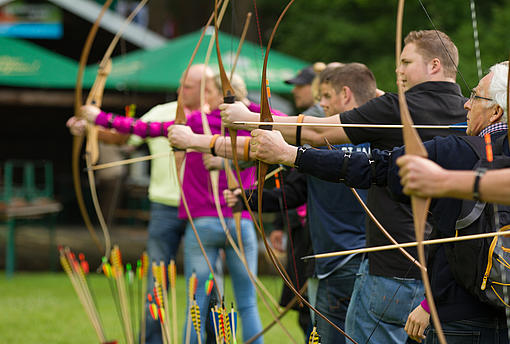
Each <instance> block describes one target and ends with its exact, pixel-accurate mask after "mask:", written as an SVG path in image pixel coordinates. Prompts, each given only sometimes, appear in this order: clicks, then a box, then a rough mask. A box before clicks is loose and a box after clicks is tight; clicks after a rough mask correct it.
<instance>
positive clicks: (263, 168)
mask: <svg viewBox="0 0 510 344" xmlns="http://www.w3.org/2000/svg"><path fill="white" fill-rule="evenodd" d="M293 2H294V0H290V1H289V3H288V4H287V6H286V7H285V9H284V10H283V12H282V13H281V15H280V17H279V18H278V21H277V22H276V24H275V27H274V29H273V32H272V33H271V37H270V38H269V42H268V44H267V47H266V54H265V57H264V65H263V69H262V82H261V97H260V101H261V111H260V121H261V122H267V123H270V122H272V121H273V117H272V115H271V110H270V108H269V100H268V95H267V88H266V80H267V78H266V72H267V62H268V56H269V50H270V49H271V43H272V41H273V38H274V36H275V33H276V29H277V28H278V25H279V24H280V22H281V21H282V19H283V16H284V15H285V13H286V12H287V10H288V9H289V7H290V6H291V5H292V3H293ZM259 128H260V129H266V130H271V129H272V126H271V125H270V124H267V125H263V126H261V127H259ZM234 152H235V151H234ZM234 156H235V154H234ZM267 169H268V165H267V164H265V163H263V162H259V174H258V188H259V189H258V210H259V223H260V226H256V227H257V229H258V230H259V234H260V236H261V237H262V239H263V241H264V246H265V248H266V251H267V253H268V254H269V258H270V259H271V262H272V264H273V265H274V267H275V268H276V270H277V271H278V273H279V274H280V276H281V277H282V279H283V282H284V283H285V284H286V285H287V286H288V287H289V289H290V290H291V291H292V292H293V293H294V295H296V296H297V297H298V298H299V299H300V300H301V302H302V303H304V304H305V305H306V306H307V307H308V308H310V309H311V310H312V311H314V312H315V314H317V315H318V316H320V317H321V318H322V319H324V320H325V321H327V322H328V324H330V325H331V326H333V327H334V328H335V329H336V330H337V331H338V332H340V333H341V334H342V335H344V336H345V337H346V338H347V339H349V340H350V341H351V342H353V343H355V344H357V342H356V341H355V340H354V339H352V338H351V337H350V336H349V335H347V333H345V331H343V330H342V329H341V328H340V327H338V326H337V325H336V324H335V323H333V322H332V321H331V320H329V319H328V318H327V317H326V316H325V315H323V314H322V313H321V312H319V311H318V310H317V309H316V308H315V307H313V306H312V305H311V304H310V303H309V302H308V300H306V299H305V298H304V297H303V296H302V295H301V294H300V293H299V292H298V291H297V290H296V288H295V287H294V285H292V283H291V281H290V279H289V278H288V277H287V276H286V275H285V274H284V273H283V271H282V269H281V268H280V263H279V262H278V260H277V259H276V257H275V253H274V252H273V250H272V248H271V246H270V245H269V243H268V241H267V238H266V235H265V233H264V225H263V222H262V211H261V210H262V189H263V187H264V177H265V175H266V173H267Z"/></svg>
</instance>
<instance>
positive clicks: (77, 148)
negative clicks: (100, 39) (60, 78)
mask: <svg viewBox="0 0 510 344" xmlns="http://www.w3.org/2000/svg"><path fill="white" fill-rule="evenodd" d="M111 3H112V0H107V1H105V3H104V5H103V7H102V8H101V12H100V13H99V15H98V17H97V19H96V21H95V22H94V24H93V25H92V27H91V29H90V31H89V34H88V35H87V39H86V40H85V45H84V46H83V50H82V52H81V56H80V63H79V65H78V73H77V77H76V85H75V88H74V113H75V114H79V113H80V106H81V104H82V89H83V72H84V71H85V65H86V64H87V60H88V57H89V53H90V49H91V48H92V42H93V41H94V38H95V36H96V33H97V30H98V28H99V23H100V22H101V19H102V18H103V16H104V14H105V12H106V10H107V9H108V8H109V7H110V5H111ZM83 139H84V137H83V136H74V137H73V148H72V173H73V185H74V192H75V194H76V200H77V201H78V207H79V209H80V213H81V216H82V218H83V221H84V222H85V226H86V227H87V230H88V231H89V233H90V235H91V237H92V240H93V241H94V243H95V245H96V246H97V248H98V249H99V251H100V252H102V251H103V248H102V245H101V242H100V241H99V238H98V237H97V235H96V233H95V229H94V226H93V225H92V221H91V220H90V216H89V214H88V212H87V208H86V206H85V201H84V199H83V193H82V189H81V182H80V152H81V148H82V145H83Z"/></svg>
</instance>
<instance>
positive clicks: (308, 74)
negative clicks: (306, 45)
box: [285, 66, 315, 85]
mask: <svg viewBox="0 0 510 344" xmlns="http://www.w3.org/2000/svg"><path fill="white" fill-rule="evenodd" d="M313 78H315V72H314V71H313V66H308V67H306V68H303V69H301V70H300V71H299V73H298V75H296V76H295V77H293V78H292V79H289V80H285V83H286V84H288V85H308V84H311V83H312V81H313Z"/></svg>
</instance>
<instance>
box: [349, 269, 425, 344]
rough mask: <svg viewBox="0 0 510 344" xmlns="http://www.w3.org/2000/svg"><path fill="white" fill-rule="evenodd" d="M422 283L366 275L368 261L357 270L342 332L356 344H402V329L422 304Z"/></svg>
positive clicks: (404, 334)
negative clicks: (408, 318)
mask: <svg viewBox="0 0 510 344" xmlns="http://www.w3.org/2000/svg"><path fill="white" fill-rule="evenodd" d="M423 295H424V294H423V283H422V282H421V280H416V279H412V278H397V277H383V276H375V275H370V274H369V273H368V259H365V260H364V261H363V262H362V263H361V266H360V270H359V273H358V275H357V277H356V282H355V283H354V290H353V292H352V297H351V303H350V304H349V309H348V310H347V319H346V321H345V330H346V332H347V334H348V335H349V336H351V337H352V338H353V339H354V340H355V341H357V342H358V343H367V341H368V340H369V339H370V341H369V342H370V343H375V344H379V343H405V342H406V340H407V337H408V336H407V334H406V332H405V331H404V326H405V323H406V321H407V317H408V315H409V313H411V311H412V310H413V309H414V308H416V307H417V306H418V305H419V304H420V302H421V301H422V300H423V297H424V296H423Z"/></svg>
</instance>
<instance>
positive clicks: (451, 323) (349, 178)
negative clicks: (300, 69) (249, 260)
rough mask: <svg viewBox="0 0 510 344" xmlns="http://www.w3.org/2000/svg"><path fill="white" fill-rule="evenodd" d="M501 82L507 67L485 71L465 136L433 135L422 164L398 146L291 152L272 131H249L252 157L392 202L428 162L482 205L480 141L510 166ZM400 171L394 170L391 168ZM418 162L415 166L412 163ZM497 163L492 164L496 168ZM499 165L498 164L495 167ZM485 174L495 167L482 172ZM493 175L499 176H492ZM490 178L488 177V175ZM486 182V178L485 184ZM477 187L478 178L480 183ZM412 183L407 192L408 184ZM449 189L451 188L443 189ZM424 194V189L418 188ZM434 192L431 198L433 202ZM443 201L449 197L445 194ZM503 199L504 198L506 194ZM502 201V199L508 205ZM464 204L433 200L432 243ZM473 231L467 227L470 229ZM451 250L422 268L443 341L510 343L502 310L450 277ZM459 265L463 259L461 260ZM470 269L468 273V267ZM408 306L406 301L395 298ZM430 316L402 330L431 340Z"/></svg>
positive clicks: (448, 232)
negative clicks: (450, 174)
mask: <svg viewBox="0 0 510 344" xmlns="http://www.w3.org/2000/svg"><path fill="white" fill-rule="evenodd" d="M507 77H508V63H506V62H504V63H499V64H496V65H494V66H492V67H491V69H490V72H489V73H488V74H487V75H486V76H485V77H483V78H482V79H481V80H480V82H479V83H478V85H477V86H476V87H475V88H474V89H473V90H472V93H471V97H470V98H469V100H468V101H466V103H465V104H464V107H465V108H466V110H468V114H467V120H468V129H467V130H466V132H467V134H468V135H470V136H471V137H458V136H453V135H452V136H448V137H435V138H434V139H433V140H430V141H427V142H425V143H424V144H425V148H426V149H427V152H428V159H429V160H427V159H420V160H416V159H415V158H414V157H413V158H410V157H408V156H404V155H405V147H400V148H396V149H394V150H392V151H382V150H377V149H374V150H372V152H371V156H367V155H366V154H364V153H349V154H345V153H343V152H342V151H323V150H316V149H308V148H306V147H292V146H289V145H287V144H286V143H285V142H284V141H283V139H282V137H281V135H280V134H279V133H277V132H275V133H273V134H271V135H270V137H268V136H267V135H265V136H263V138H261V139H260V140H258V139H257V134H258V131H254V132H252V135H253V136H255V138H254V139H252V143H253V144H254V146H255V147H252V148H254V149H252V152H254V153H255V157H256V158H262V157H264V159H263V160H264V161H265V162H268V163H274V162H275V161H273V159H278V162H279V163H283V164H288V165H293V166H296V167H297V168H298V170H299V171H300V172H303V173H308V174H310V175H313V176H315V177H318V178H321V179H325V180H328V181H336V182H339V181H341V182H344V183H346V184H347V185H349V186H351V187H356V188H369V187H371V186H372V185H374V184H375V185H378V186H387V187H389V189H390V190H391V192H392V193H393V194H394V196H395V197H396V198H399V199H400V200H401V201H403V202H408V199H407V198H406V197H404V195H403V190H402V186H401V184H400V182H401V179H400V177H399V173H400V175H401V176H402V182H403V183H404V185H405V186H406V187H407V188H408V189H409V188H410V187H414V186H413V185H415V184H417V183H418V182H417V181H416V180H417V179H418V178H422V177H423V178H427V180H430V179H431V178H428V177H425V174H426V172H423V171H418V168H417V167H416V166H417V163H418V162H419V163H423V164H427V166H428V165H430V164H433V162H435V163H436V164H437V165H439V166H437V165H433V166H434V168H436V169H441V170H442V169H445V170H466V171H465V173H466V174H467V175H469V177H466V178H464V179H463V181H460V180H459V181H457V180H453V181H452V180H451V179H450V181H449V182H450V184H460V183H461V182H463V183H468V188H469V189H471V195H470V197H467V198H471V199H475V200H479V199H480V184H481V183H480V179H482V176H483V174H484V173H485V171H486V170H484V169H479V168H478V169H476V176H475V174H474V173H473V171H472V170H473V169H475V167H477V164H478V163H479V162H480V158H479V155H480V154H482V155H483V153H484V152H485V144H486V143H485V142H484V138H485V139H487V140H488V138H490V139H491V141H490V142H492V145H493V149H494V156H495V157H496V156H498V158H499V156H502V157H505V158H502V159H494V162H493V164H495V165H503V166H508V165H505V164H508V163H510V158H508V157H510V148H509V145H508V137H507V131H508V125H507V123H506V121H507V115H506V113H507V81H506V80H507ZM275 146H278V147H279V149H280V151H281V154H280V155H279V156H273V157H271V158H266V157H265V156H264V152H267V151H270V150H272V149H273V148H274V147H275ZM397 160H398V165H401V166H402V168H401V169H400V170H399V167H398V165H397ZM417 161H418V162H417ZM496 162H498V163H497V164H496ZM501 162H502V163H503V164H501ZM488 167H489V168H491V167H494V166H490V165H489V166H488ZM495 172H497V171H495ZM489 173H492V171H491V172H489ZM487 176H488V174H487ZM483 179H485V178H483ZM482 181H483V180H482ZM409 185H411V186H409ZM443 187H444V188H455V187H456V186H455V185H448V186H443ZM421 190H423V188H421ZM418 195H420V196H429V194H428V193H427V192H426V191H423V192H421V193H418ZM433 195H434V194H432V196H433ZM443 196H448V194H444V195H443ZM506 198H507V199H508V198H510V197H509V194H508V193H507V196H506ZM506 203H508V201H507V202H506ZM463 205H464V203H463V201H461V200H458V199H453V198H440V199H434V200H433V201H432V203H431V207H430V212H431V215H432V217H433V220H434V221H433V223H434V229H433V232H432V235H431V236H433V237H435V238H436V237H452V236H455V235H456V223H457V220H459V218H462V217H463V215H465V214H464V213H463V209H462V208H463ZM497 214H498V215H497V216H498V217H499V224H500V226H504V225H506V224H509V223H510V216H509V214H510V208H509V207H502V206H500V207H499V212H498V213H497ZM486 220H487V218H486V217H483V216H481V217H478V218H475V220H474V221H473V222H472V223H471V224H470V226H471V225H473V226H482V227H480V228H485V227H484V226H487V225H488V224H487V223H485V222H483V221H486ZM489 222H490V221H489ZM470 228H471V227H470ZM449 249H451V246H448V247H447V246H446V244H443V245H436V246H435V247H434V248H433V252H431V254H430V255H429V260H428V263H427V269H428V273H429V276H430V279H431V284H432V292H433V295H434V301H435V303H436V307H437V310H438V314H439V318H440V321H441V326H442V328H443V330H444V332H445V335H446V339H447V341H448V343H452V342H455V343H467V342H472V341H474V340H476V341H477V342H479V343H508V338H507V333H506V318H505V313H504V311H503V310H502V309H501V308H497V307H494V306H491V305H489V304H487V303H484V302H482V301H481V299H480V298H479V297H478V296H476V295H475V293H474V292H472V293H470V292H468V290H467V289H466V288H467V287H466V286H465V285H464V284H463V281H461V280H458V276H457V279H456V277H454V274H453V272H452V270H455V268H458V263H456V262H453V261H452V260H451V256H448V255H447V252H448V251H447V250H449ZM463 259H464V258H463ZM470 268H471V266H470V267H469V269H470ZM400 301H401V302H408V301H409V302H411V301H410V300H400ZM429 319H430V315H429V313H428V303H427V300H424V301H423V302H422V303H421V305H420V306H418V307H417V308H416V309H415V310H414V311H413V312H412V313H411V314H410V315H409V318H408V321H407V324H406V328H405V329H406V332H407V333H408V334H409V336H410V337H411V338H412V339H415V340H417V341H419V342H421V341H422V340H423V339H425V338H426V343H435V342H437V334H436V331H435V330H434V328H430V327H429V328H428V331H427V332H426V333H425V330H426V329H427V327H428V326H429Z"/></svg>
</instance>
